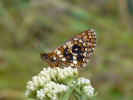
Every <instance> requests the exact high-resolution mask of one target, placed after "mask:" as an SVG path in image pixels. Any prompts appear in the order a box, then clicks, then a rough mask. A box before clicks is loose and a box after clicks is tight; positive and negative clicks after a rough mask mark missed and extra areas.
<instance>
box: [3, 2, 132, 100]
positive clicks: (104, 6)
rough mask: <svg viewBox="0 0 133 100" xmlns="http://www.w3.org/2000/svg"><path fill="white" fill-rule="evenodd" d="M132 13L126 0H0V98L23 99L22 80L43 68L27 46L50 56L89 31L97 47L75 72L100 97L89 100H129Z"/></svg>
mask: <svg viewBox="0 0 133 100" xmlns="http://www.w3.org/2000/svg"><path fill="white" fill-rule="evenodd" d="M128 8H129V9H128ZM128 11H129V12H128ZM132 13H133V9H132V3H131V0H128V2H126V0H54V1H52V0H0V95H3V94H4V95H3V96H0V99H1V100H3V99H6V100H11V99H13V100H22V99H25V96H24V91H25V86H26V82H27V81H29V80H30V79H31V77H32V76H34V75H36V74H37V73H39V71H40V70H41V69H42V68H43V67H44V66H46V63H44V62H43V61H41V59H40V55H39V52H40V51H38V50H35V49H31V48H30V46H31V45H33V44H34V43H36V42H37V43H38V44H39V45H40V46H41V47H42V48H43V49H44V51H46V52H50V51H51V50H53V49H54V48H55V47H57V46H58V45H59V44H61V43H63V42H65V41H66V40H67V39H69V38H71V37H72V36H74V35H76V34H77V33H79V32H81V31H84V30H87V29H91V28H92V29H94V30H95V31H96V33H97V45H96V49H95V51H94V54H93V55H92V57H91V58H90V62H89V63H88V65H87V67H86V68H85V69H83V70H82V71H80V76H82V77H86V78H89V79H90V78H91V81H92V82H93V84H92V86H93V87H94V88H96V89H97V90H96V91H98V93H99V94H98V95H97V96H96V97H94V98H92V99H91V100H132V99H133V90H132V89H133V85H132V84H133V81H132V77H133V72H132V71H133V67H132V66H133V61H132V60H133V53H132V51H133V40H132V37H133V34H132V33H133V30H132V16H131V15H132ZM37 66H42V67H37ZM5 91H6V92H5ZM16 94H17V95H16ZM18 97H19V98H18ZM71 100H73V97H71Z"/></svg>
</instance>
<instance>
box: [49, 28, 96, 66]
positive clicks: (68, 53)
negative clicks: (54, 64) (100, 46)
mask: <svg viewBox="0 0 133 100" xmlns="http://www.w3.org/2000/svg"><path fill="white" fill-rule="evenodd" d="M95 46H96V33H95V32H94V30H92V29H90V30H87V31H84V32H81V33H79V34H78V35H76V36H75V37H73V38H71V39H70V40H68V41H66V42H65V43H63V44H62V45H60V46H59V47H57V48H56V49H54V50H53V51H52V52H51V54H52V55H53V56H54V57H55V59H57V60H58V64H59V65H60V66H62V65H63V66H71V67H85V65H86V64H87V62H88V61H89V58H90V56H91V55H92V53H93V50H94V48H95Z"/></svg>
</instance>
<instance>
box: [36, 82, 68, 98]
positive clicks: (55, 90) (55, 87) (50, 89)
mask: <svg viewBox="0 0 133 100" xmlns="http://www.w3.org/2000/svg"><path fill="white" fill-rule="evenodd" d="M67 89H68V86H66V85H62V84H56V83H55V82H49V83H47V84H46V85H45V87H44V88H43V89H40V90H39V91H37V98H39V99H40V100H45V99H46V100H47V99H48V100H49V99H52V100H56V99H57V98H58V99H59V98H60V97H59V94H63V93H65V92H66V91H67Z"/></svg>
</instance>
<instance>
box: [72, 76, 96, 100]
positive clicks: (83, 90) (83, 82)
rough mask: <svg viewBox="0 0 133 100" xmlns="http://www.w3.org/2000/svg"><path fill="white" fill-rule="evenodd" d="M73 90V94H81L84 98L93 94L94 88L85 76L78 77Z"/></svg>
mask: <svg viewBox="0 0 133 100" xmlns="http://www.w3.org/2000/svg"><path fill="white" fill-rule="evenodd" d="M74 83H75V81H73V84H74ZM73 84H72V86H73ZM74 91H75V94H77V95H82V96H83V97H86V98H87V97H90V96H93V95H94V88H93V87H92V86H91V84H90V80H89V79H85V78H79V81H78V83H77V85H76V88H75V89H74Z"/></svg>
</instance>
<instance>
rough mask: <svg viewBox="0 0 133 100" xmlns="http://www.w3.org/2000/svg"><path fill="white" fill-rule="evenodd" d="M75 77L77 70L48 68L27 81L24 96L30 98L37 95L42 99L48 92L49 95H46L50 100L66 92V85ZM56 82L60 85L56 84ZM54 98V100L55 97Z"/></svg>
mask: <svg viewBox="0 0 133 100" xmlns="http://www.w3.org/2000/svg"><path fill="white" fill-rule="evenodd" d="M77 75H78V70H77V69H75V68H72V67H64V69H62V68H59V67H56V69H55V68H50V67H48V68H43V70H42V71H40V73H39V74H38V75H37V76H34V77H33V78H32V81H29V82H28V83H27V86H26V88H27V90H26V96H27V97H32V95H35V94H36V93H37V96H38V97H39V96H41V98H44V97H45V95H43V94H46V93H49V92H50V93H51V94H48V97H49V98H51V96H52V97H53V95H54V94H56V93H58V92H60V93H61V92H65V91H66V90H67V86H66V85H67V84H70V83H71V81H72V80H73V79H74V78H75V77H77ZM51 82H54V83H51ZM58 82H59V83H60V84H58ZM56 83H57V84H56ZM46 87H47V88H46ZM53 88H54V90H53ZM41 89H43V90H41ZM50 89H51V90H50ZM39 91H40V92H39ZM42 93H43V94H42ZM52 93H54V94H53V95H52ZM41 98H40V99H41ZM54 98H56V96H55V95H54Z"/></svg>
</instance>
